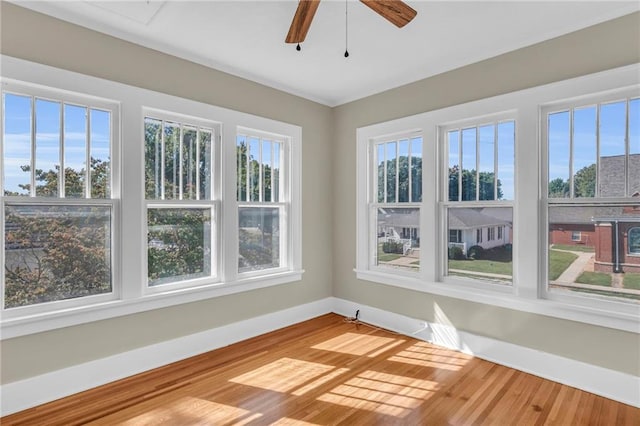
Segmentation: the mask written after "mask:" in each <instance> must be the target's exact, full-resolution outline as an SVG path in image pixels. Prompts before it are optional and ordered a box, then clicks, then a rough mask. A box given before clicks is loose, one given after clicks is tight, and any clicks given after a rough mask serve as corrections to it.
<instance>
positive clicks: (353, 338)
mask: <svg viewBox="0 0 640 426" xmlns="http://www.w3.org/2000/svg"><path fill="white" fill-rule="evenodd" d="M402 342H404V340H402V339H393V338H391V337H380V336H371V335H368V334H358V333H344V334H342V335H340V336H338V337H334V338H333V339H329V340H327V341H325V342H322V343H319V344H317V345H315V346H312V347H311V348H312V349H320V350H324V351H333V352H339V353H343V354H349V355H357V356H365V355H366V356H368V357H371V358H373V357H375V356H377V355H379V354H380V353H382V352H384V351H386V350H389V349H391V348H393V347H395V346H397V345H399V344H400V343H402Z"/></svg>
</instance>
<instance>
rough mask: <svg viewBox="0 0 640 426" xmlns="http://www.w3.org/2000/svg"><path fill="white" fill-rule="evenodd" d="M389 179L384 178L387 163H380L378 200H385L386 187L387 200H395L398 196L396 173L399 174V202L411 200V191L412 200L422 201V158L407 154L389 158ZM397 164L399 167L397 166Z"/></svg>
mask: <svg viewBox="0 0 640 426" xmlns="http://www.w3.org/2000/svg"><path fill="white" fill-rule="evenodd" d="M386 166H387V180H386V182H385V180H384V169H385V164H384V163H382V164H378V201H380V202H383V201H384V200H383V198H384V189H385V186H386V189H387V201H388V202H395V197H396V175H398V185H397V190H398V202H401V203H405V202H409V193H410V191H411V193H412V194H411V198H412V200H411V201H414V202H415V201H422V189H421V188H422V187H421V185H422V158H421V157H411V158H409V157H408V156H406V155H402V156H400V157H398V161H397V164H396V160H395V159H393V160H387V161H386ZM396 166H397V167H396ZM409 173H411V187H410V185H409Z"/></svg>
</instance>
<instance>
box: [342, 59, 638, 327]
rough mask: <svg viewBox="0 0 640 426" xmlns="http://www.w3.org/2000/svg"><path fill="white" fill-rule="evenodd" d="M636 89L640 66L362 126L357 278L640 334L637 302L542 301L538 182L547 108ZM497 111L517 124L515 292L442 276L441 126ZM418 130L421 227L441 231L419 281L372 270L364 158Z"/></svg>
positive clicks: (430, 241) (428, 248)
mask: <svg viewBox="0 0 640 426" xmlns="http://www.w3.org/2000/svg"><path fill="white" fill-rule="evenodd" d="M629 87H634V88H635V90H637V91H639V92H640V65H639V64H634V65H629V66H625V67H621V68H617V69H613V70H609V71H605V72H601V73H597V74H591V75H586V76H583V77H578V78H574V79H570V80H565V81H560V82H556V83H552V84H548V85H544V86H539V87H534V88H531V89H525V90H521V91H518V92H512V93H508V94H504V95H499V96H495V97H492V98H487V99H482V100H478V101H474V102H470V103H466V104H461V105H455V106H452V107H448V108H443V109H440V110H435V111H430V112H426V113H422V114H418V115H414V116H411V117H406V118H400V119H397V120H393V121H389V122H385V123H379V124H375V125H371V126H366V127H362V128H358V129H357V133H356V136H357V146H356V158H357V159H358V160H359V161H357V170H356V173H357V210H356V215H357V216H356V223H357V232H356V236H357V241H356V268H355V272H356V276H357V277H358V278H359V279H363V280H367V281H373V282H378V283H382V284H387V285H391V286H395V287H401V288H407V289H411V290H415V291H419V292H425V293H432V294H437V295H442V296H448V297H455V298H459V299H463V300H468V301H472V302H477V303H483V304H487V305H493V306H499V307H504V308H508V309H516V310H520V311H524V312H530V313H536V314H541V315H547V316H552V317H556V318H563V319H569V320H574V321H580V322H584V323H588V324H595V325H600V326H605V327H610V328H615V329H620V330H626V331H631V332H635V333H639V332H640V329H639V327H638V319H637V318H638V316H639V315H640V306H638V305H634V304H628V303H620V302H616V301H604V302H601V301H600V300H598V304H597V305H596V303H593V301H592V300H586V302H587V303H578V302H576V300H555V299H549V298H542V292H541V290H540V288H541V286H540V285H539V282H541V281H542V282H546V279H545V278H544V277H545V272H544V271H543V269H544V266H545V265H546V260H545V257H544V253H545V251H546V248H545V246H544V244H545V242H546V239H545V238H543V236H544V234H545V229H546V222H545V217H544V212H543V206H542V204H543V203H542V202H541V189H540V186H541V185H540V183H539V182H541V179H540V177H541V173H543V172H544V171H543V170H541V161H542V158H541V151H540V145H541V140H540V117H541V112H540V111H541V106H542V105H548V104H551V103H556V102H558V100H559V99H560V100H562V99H570V98H576V97H581V96H589V95H592V94H595V93H600V92H607V91H616V90H619V89H621V88H629ZM496 112H505V113H513V114H515V120H516V141H517V146H516V149H515V155H516V163H515V164H516V170H517V171H518V172H517V175H516V176H515V196H516V200H514V203H513V218H514V227H513V232H514V235H517V236H518V237H517V239H516V240H514V242H513V253H514V259H518V261H517V262H514V267H513V282H514V285H513V288H505V287H507V286H504V285H500V286H491V285H482V286H477V285H474V284H473V283H465V282H459V283H449V282H447V283H443V282H442V277H441V276H440V274H441V272H440V271H442V265H443V263H442V262H444V260H445V259H443V257H444V254H443V252H442V250H441V249H440V248H441V247H444V243H443V239H445V241H446V240H448V235H446V236H445V231H446V230H444V231H443V229H444V228H445V227H444V224H443V222H442V214H441V212H439V211H438V208H437V207H436V206H437V205H438V194H439V191H440V190H441V189H440V188H439V185H440V181H441V179H442V175H441V174H440V175H438V173H437V172H436V169H437V168H438V167H444V166H445V165H444V164H441V163H437V162H436V161H434V159H437V158H439V154H440V152H441V150H443V149H444V147H442V146H440V144H439V143H435V141H438V140H439V139H438V136H439V135H438V129H439V128H440V127H442V126H446V125H448V124H449V123H454V122H459V121H463V120H469V119H474V118H473V117H475V119H477V117H483V116H488V115H491V114H493V113H496ZM412 129H423V202H422V205H423V208H422V212H423V214H422V215H421V219H420V222H421V223H420V226H421V229H435V230H440V231H437V232H436V233H435V234H437V235H431V236H430V237H428V235H426V234H425V235H422V236H421V239H422V241H421V247H422V250H421V259H420V265H421V270H420V273H419V274H418V275H417V276H413V277H412V276H405V275H400V274H396V273H389V272H381V271H377V270H372V269H371V268H369V267H368V263H367V251H368V243H367V242H368V240H367V238H368V230H369V227H368V217H367V209H366V207H367V201H368V200H367V194H368V193H369V188H368V186H367V185H368V176H369V175H370V170H369V168H370V167H371V165H370V164H369V162H368V161H363V159H366V158H368V153H367V147H368V143H369V141H370V140H372V139H375V138H377V137H380V136H381V135H386V134H394V133H400V132H404V131H408V130H412ZM532 159H536V161H532ZM545 207H546V206H545ZM509 287H510V286H509Z"/></svg>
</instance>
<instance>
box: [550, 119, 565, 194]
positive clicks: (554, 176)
mask: <svg viewBox="0 0 640 426" xmlns="http://www.w3.org/2000/svg"><path fill="white" fill-rule="evenodd" d="M569 132H570V120H569V112H568V111H564V112H556V113H553V114H549V130H548V142H549V198H566V197H569V196H570V193H569V159H570V156H569V148H570V133H569Z"/></svg>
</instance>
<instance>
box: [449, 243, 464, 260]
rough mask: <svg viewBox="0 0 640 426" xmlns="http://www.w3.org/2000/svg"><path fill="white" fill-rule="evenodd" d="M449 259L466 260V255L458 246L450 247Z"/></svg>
mask: <svg viewBox="0 0 640 426" xmlns="http://www.w3.org/2000/svg"><path fill="white" fill-rule="evenodd" d="M449 259H453V260H462V259H464V253H463V252H462V247H458V246H452V247H449Z"/></svg>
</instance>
